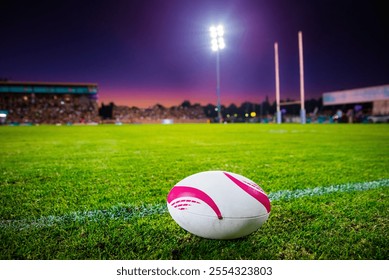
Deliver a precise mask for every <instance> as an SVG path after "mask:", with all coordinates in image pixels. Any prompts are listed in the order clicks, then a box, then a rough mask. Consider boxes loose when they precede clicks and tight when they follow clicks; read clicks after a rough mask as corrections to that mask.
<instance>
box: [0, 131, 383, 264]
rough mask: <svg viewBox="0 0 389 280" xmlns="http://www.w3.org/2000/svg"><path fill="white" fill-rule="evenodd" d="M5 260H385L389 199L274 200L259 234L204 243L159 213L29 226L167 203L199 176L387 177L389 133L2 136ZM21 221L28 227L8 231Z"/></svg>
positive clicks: (274, 187)
mask: <svg viewBox="0 0 389 280" xmlns="http://www.w3.org/2000/svg"><path fill="white" fill-rule="evenodd" d="M0 135H1V138H2V146H1V148H0V158H1V161H0V184H1V185H0V203H1V207H0V220H1V221H0V241H1V243H0V258H1V259H389V253H388V251H387V248H388V247H389V246H388V245H389V236H388V232H389V228H388V225H389V219H388V214H389V211H388V210H389V200H388V195H389V190H388V188H387V187H382V188H377V189H372V190H368V191H361V192H347V193H331V194H327V195H323V196H317V197H302V198H298V199H294V200H288V201H275V202H273V205H272V206H273V207H272V213H271V216H270V218H269V220H268V221H267V222H266V223H265V225H264V226H263V227H262V228H261V229H259V230H258V231H257V232H255V233H254V234H251V235H250V236H248V237H246V238H242V239H238V240H232V241H218V240H206V239H202V238H199V237H196V236H193V235H191V234H189V233H187V232H185V231H184V230H183V229H181V228H180V227H179V226H178V225H176V224H175V222H174V221H173V220H172V219H171V218H170V216H169V214H168V213H166V212H165V211H160V212H158V211H157V213H154V214H153V213H150V214H149V215H146V216H144V217H140V216H139V215H138V216H137V215H135V216H134V217H132V218H129V219H111V218H110V217H109V215H103V216H102V217H101V218H99V219H97V220H72V219H68V220H66V219H65V218H64V219H62V220H61V222H53V223H50V224H48V225H46V226H37V225H35V226H34V222H33V221H34V220H35V221H36V220H37V219H39V218H42V217H43V218H46V219H48V217H49V218H50V217H52V216H54V217H67V216H66V215H69V213H79V212H80V211H84V212H86V213H88V211H91V213H92V212H93V211H97V210H101V211H102V212H104V211H105V210H106V209H112V207H116V206H120V205H127V206H128V212H129V213H131V212H132V211H136V210H134V208H135V209H137V208H141V209H142V207H143V206H142V205H163V204H164V203H165V201H166V195H167V193H168V192H169V190H170V189H171V188H172V186H174V184H175V183H176V182H178V181H180V180H181V179H183V178H184V177H186V176H189V175H191V174H193V173H196V172H200V171H205V170H227V171H231V172H234V173H238V174H242V175H244V176H246V177H248V178H250V179H252V180H253V181H255V182H257V183H258V184H259V185H261V186H262V187H263V188H264V190H265V191H266V192H267V193H271V192H276V191H281V190H296V189H304V188H313V187H316V186H330V185H335V184H346V183H355V182H369V181H374V180H380V179H387V178H388V177H389V176H388V174H389V172H388V171H389V144H388V139H389V126H388V125H292V124H289V125H288V124H284V125H254V124H233V125H206V124H193V125H189V124H186V125H171V126H163V125H130V126H96V127H89V126H71V127H67V126H66V127H55V126H39V127H0ZM10 221H11V222H12V221H19V222H20V224H23V223H26V224H29V225H30V226H28V227H25V228H23V227H22V226H17V227H14V226H10V225H9V223H10Z"/></svg>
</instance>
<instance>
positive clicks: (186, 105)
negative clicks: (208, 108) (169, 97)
mask: <svg viewBox="0 0 389 280" xmlns="http://www.w3.org/2000/svg"><path fill="white" fill-rule="evenodd" d="M181 106H182V107H184V108H190V107H191V104H190V101H188V100H185V101H184V102H182V103H181Z"/></svg>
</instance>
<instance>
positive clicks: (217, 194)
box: [167, 171, 270, 239]
mask: <svg viewBox="0 0 389 280" xmlns="http://www.w3.org/2000/svg"><path fill="white" fill-rule="evenodd" d="M167 207H168V210H169V213H170V215H171V216H172V218H173V219H174V220H175V221H176V223H177V224H178V225H179V226H181V227H182V228H183V229H185V230H187V231H189V232H190V233H192V234H195V235H197V236H200V237H204V238H209V239H235V238H240V237H243V236H246V235H249V234H250V233H252V232H254V231H256V230H257V229H258V228H260V227H261V226H262V224H263V223H264V222H265V221H266V220H267V218H268V217H269V215H270V200H269V198H268V197H267V195H266V193H265V192H264V191H263V190H262V189H261V188H260V187H259V186H258V185H257V184H256V183H254V182H253V181H251V180H250V179H248V178H246V177H244V176H242V175H239V174H235V173H231V172H226V171H206V172H200V173H196V174H193V175H191V176H189V177H186V178H185V179H183V180H181V181H180V182H178V183H177V184H176V185H175V186H174V187H173V188H172V189H171V190H170V192H169V194H168V196H167Z"/></svg>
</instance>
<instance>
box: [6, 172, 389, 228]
mask: <svg viewBox="0 0 389 280" xmlns="http://www.w3.org/2000/svg"><path fill="white" fill-rule="evenodd" d="M382 187H389V179H382V180H378V181H371V182H363V183H348V184H342V185H333V186H329V187H316V188H313V189H298V190H293V191H290V190H282V191H277V192H272V193H269V195H268V196H269V199H270V200H271V201H272V202H273V201H281V200H292V199H297V198H302V197H313V196H321V195H326V194H331V193H336V192H353V191H365V190H371V189H376V188H382ZM166 212H167V207H166V204H165V203H160V204H154V205H141V206H134V205H131V204H128V205H118V206H114V207H111V208H109V209H107V210H92V211H77V212H73V213H70V214H65V215H62V216H46V217H40V218H38V219H33V220H31V219H23V220H2V221H0V228H3V229H5V228H13V229H18V230H23V229H29V228H40V227H50V226H53V225H55V224H72V223H85V222H101V221H103V220H123V221H128V220H131V219H133V218H140V217H145V216H150V215H155V214H163V213H166Z"/></svg>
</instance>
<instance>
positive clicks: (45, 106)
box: [0, 81, 99, 124]
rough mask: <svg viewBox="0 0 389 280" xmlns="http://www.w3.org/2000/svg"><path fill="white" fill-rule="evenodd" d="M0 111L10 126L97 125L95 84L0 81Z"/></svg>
mask: <svg viewBox="0 0 389 280" xmlns="http://www.w3.org/2000/svg"><path fill="white" fill-rule="evenodd" d="M0 110H1V111H2V112H4V114H6V116H7V117H6V121H7V123H10V124H42V123H47V124H66V123H68V124H70V123H89V122H96V121H99V117H98V104H97V84H81V83H48V82H13V81H0Z"/></svg>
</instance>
